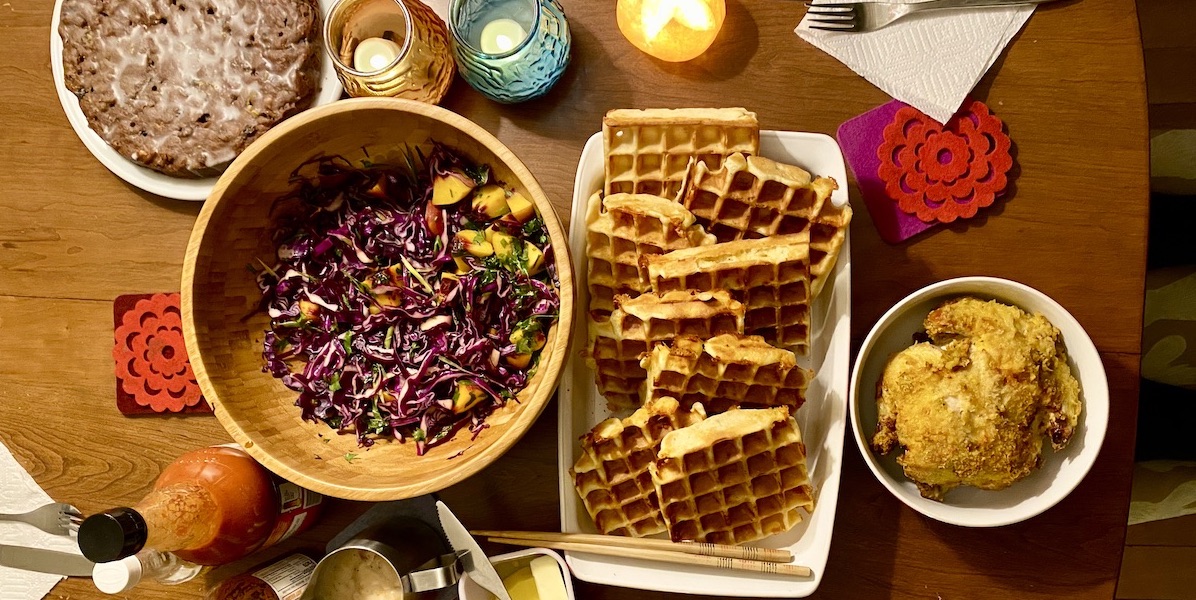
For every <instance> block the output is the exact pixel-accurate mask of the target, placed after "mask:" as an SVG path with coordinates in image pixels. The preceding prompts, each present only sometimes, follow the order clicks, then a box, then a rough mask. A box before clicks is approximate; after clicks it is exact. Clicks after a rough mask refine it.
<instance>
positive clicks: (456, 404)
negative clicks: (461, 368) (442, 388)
mask: <svg viewBox="0 0 1196 600" xmlns="http://www.w3.org/2000/svg"><path fill="white" fill-rule="evenodd" d="M485 399H486V391H485V390H483V389H482V388H481V386H479V385H478V384H476V383H474V382H472V381H469V380H466V379H458V380H457V389H456V391H454V392H453V412H454V413H456V414H461V413H463V412H466V411H468V410H469V409H471V408H473V407H475V406H477V405H478V403H479V402H481V401H482V400H485Z"/></svg>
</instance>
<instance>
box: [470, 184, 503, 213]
mask: <svg viewBox="0 0 1196 600" xmlns="http://www.w3.org/2000/svg"><path fill="white" fill-rule="evenodd" d="M473 210H474V212H477V213H479V214H482V215H484V216H485V217H486V218H487V219H497V218H499V217H501V216H503V215H505V214H507V213H509V212H511V209H510V207H508V206H507V192H506V190H504V189H502V188H501V187H500V186H497V185H494V184H493V183H491V184H487V185H484V186H482V187H480V188H478V191H477V192H476V193H474V195H473Z"/></svg>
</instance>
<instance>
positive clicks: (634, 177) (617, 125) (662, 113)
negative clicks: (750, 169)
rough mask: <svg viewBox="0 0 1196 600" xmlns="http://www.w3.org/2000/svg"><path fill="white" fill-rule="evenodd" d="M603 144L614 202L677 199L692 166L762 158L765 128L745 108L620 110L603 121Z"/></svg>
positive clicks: (609, 185)
mask: <svg viewBox="0 0 1196 600" xmlns="http://www.w3.org/2000/svg"><path fill="white" fill-rule="evenodd" d="M602 139H603V144H604V147H605V150H606V188H605V192H606V194H607V195H608V196H609V195H611V194H618V193H627V194H652V195H656V196H663V197H665V198H669V199H676V198H677V197H678V196H679V194H680V192H681V188H682V185H683V184H684V181H685V178H686V175H687V174H688V172H689V168H690V162H691V161H698V162H702V163H704V164H706V165H707V166H708V167H710V168H711V169H717V168H719V167H720V166H722V163H723V160H724V159H725V158H726V157H727V156H730V155H731V154H734V153H736V152H740V153H743V154H756V153H757V152H758V151H759V148H760V124H759V122H758V121H757V120H756V113H753V112H750V111H748V110H745V109H743V108H679V109H647V110H634V109H617V110H612V111H610V112H608V113H606V116H605V117H604V118H603V119H602Z"/></svg>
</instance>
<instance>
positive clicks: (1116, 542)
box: [0, 0, 1148, 599]
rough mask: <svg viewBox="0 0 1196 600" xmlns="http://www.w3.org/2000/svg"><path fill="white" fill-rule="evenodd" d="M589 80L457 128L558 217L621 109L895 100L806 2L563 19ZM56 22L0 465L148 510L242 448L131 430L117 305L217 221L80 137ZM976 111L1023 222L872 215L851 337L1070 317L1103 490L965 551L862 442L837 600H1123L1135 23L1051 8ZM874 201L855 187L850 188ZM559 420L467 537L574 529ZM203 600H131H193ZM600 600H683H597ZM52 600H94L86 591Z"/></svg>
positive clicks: (810, 113)
mask: <svg viewBox="0 0 1196 600" xmlns="http://www.w3.org/2000/svg"><path fill="white" fill-rule="evenodd" d="M564 4H565V9H566V11H567V13H568V15H569V18H570V27H571V29H572V32H573V36H574V54H573V63H572V65H571V66H570V67H569V70H568V72H567V73H566V75H565V77H564V79H563V80H562V81H561V82H560V84H559V85H558V86H557V87H556V89H555V90H554V91H553V92H552V93H551V94H549V95H548V96H547V97H545V98H543V99H541V100H538V101H535V102H530V103H527V104H523V105H519V106H513V107H505V106H499V105H496V104H493V103H490V102H489V101H487V100H485V99H483V98H481V97H480V96H478V95H477V94H475V93H474V92H473V91H472V90H471V89H469V88H468V87H467V86H466V85H465V84H464V83H463V82H461V81H457V82H456V83H455V84H454V86H453V88H452V90H451V91H450V93H449V96H448V98H447V99H446V102H445V106H447V107H448V108H450V109H452V110H455V111H457V112H460V113H461V114H463V115H466V116H467V117H469V118H471V119H473V120H475V121H476V122H478V123H480V124H481V125H482V126H484V127H486V128H487V129H489V130H490V131H491V132H493V133H494V134H496V135H497V136H498V137H499V138H500V139H501V140H502V141H503V142H505V143H506V144H507V145H508V146H510V147H511V148H512V149H513V150H514V151H515V153H516V154H518V155H519V156H520V157H521V158H522V159H523V160H524V162H525V163H527V165H528V166H529V167H530V168H531V170H532V171H533V172H534V173H535V175H536V176H537V177H538V178H539V180H540V182H541V183H542V184H543V186H544V189H545V190H546V191H547V193H548V194H549V196H550V197H551V198H552V199H553V201H554V202H555V203H556V205H557V207H558V212H559V214H560V215H561V216H562V217H565V218H567V216H568V215H569V204H570V201H571V190H572V186H573V176H574V170H575V168H576V164H577V160H578V157H579V156H580V153H581V148H582V144H583V143H584V141H585V139H586V138H587V137H588V136H589V135H590V134H591V133H593V132H594V131H596V130H598V128H599V127H600V123H601V121H600V119H601V115H602V114H603V113H604V112H606V111H607V110H608V109H612V108H616V107H650V106H672V107H681V106H718V105H742V106H746V107H749V108H750V109H752V110H754V111H756V112H757V113H758V114H759V117H760V123H761V125H762V126H763V127H764V128H767V129H786V130H798V131H818V132H825V133H830V134H833V133H834V132H835V130H836V128H837V127H838V125H839V124H840V123H842V122H843V121H845V120H847V119H849V118H851V117H853V116H855V115H857V114H859V113H862V112H864V111H866V110H868V109H871V108H872V107H874V106H877V105H879V104H881V103H884V102H886V101H887V100H888V97H887V96H886V95H885V94H884V93H882V92H880V91H879V90H877V89H876V88H874V87H873V86H872V85H870V84H868V83H867V82H865V81H864V80H863V79H861V78H860V77H858V76H857V75H855V74H854V73H852V72H851V71H850V70H849V69H847V68H846V67H844V66H843V65H842V64H840V63H838V62H837V61H835V60H834V59H832V58H831V57H829V56H827V55H825V54H823V53H822V52H820V51H818V50H816V49H815V48H813V47H811V46H809V45H807V44H806V43H805V42H803V41H801V40H800V39H798V38H797V37H796V36H795V35H793V33H792V31H791V30H792V28H793V27H794V25H796V23H797V21H798V20H799V19H800V17H801V15H802V12H803V9H802V8H801V5H800V3H799V2H796V1H795V0H750V1H744V0H729V1H728V15H727V21H726V26H725V28H724V31H723V32H722V34H721V35H720V37H719V39H718V40H717V42H716V44H715V46H714V47H713V48H712V49H711V50H710V51H709V52H708V53H707V54H706V55H705V56H703V57H701V58H699V59H698V60H695V61H693V62H692V63H689V64H681V65H673V64H665V63H661V62H657V61H654V60H653V59H651V58H649V57H647V56H645V55H643V54H641V53H639V52H637V51H635V50H634V49H633V48H632V47H631V45H630V44H629V43H627V42H626V41H625V40H623V39H622V38H621V37H620V35H619V33H618V31H617V28H616V26H615V16H614V3H613V2H609V1H608V2H586V1H582V0H573V1H568V0H567V1H566V2H565V3H564ZM52 6H53V2H52V0H10V1H8V2H5V3H4V4H3V6H2V7H0V32H2V35H0V37H2V39H3V42H0V43H2V44H3V48H4V52H2V53H0V76H2V79H3V81H4V85H3V86H2V87H0V136H3V143H2V144H0V164H3V165H4V167H3V169H0V440H2V441H3V443H4V444H5V445H6V446H7V447H8V448H9V450H11V451H12V453H13V454H14V455H15V456H16V457H17V459H18V460H19V461H20V463H21V464H22V465H23V466H25V467H26V468H27V469H28V470H29V472H30V473H31V474H32V475H33V477H34V478H35V479H36V480H37V481H38V483H40V484H41V485H42V487H44V488H45V489H46V491H47V492H48V493H49V494H50V495H51V496H53V497H54V498H55V499H57V500H63V501H69V502H73V503H74V504H76V505H77V506H78V507H79V508H80V509H82V510H83V511H84V512H93V511H98V510H102V509H105V508H109V507H112V506H116V505H127V504H130V503H133V502H135V501H136V500H138V499H139V498H140V497H141V496H142V495H144V494H145V493H146V492H147V491H148V489H149V486H150V483H151V482H152V481H153V479H154V478H155V477H156V476H157V474H158V473H159V471H160V470H161V469H162V467H163V466H164V465H166V464H167V463H169V462H170V461H171V460H172V459H173V458H174V457H175V456H177V455H178V454H180V453H182V452H183V451H185V450H188V449H191V448H196V447H200V446H204V445H208V444H215V443H223V442H227V441H229V439H230V438H229V437H228V435H227V434H226V433H225V432H224V430H223V429H221V427H220V425H219V424H218V423H217V422H216V421H215V419H213V418H212V417H210V416H193V417H162V418H154V417H151V418H140V419H130V418H125V417H122V416H121V415H120V414H119V413H118V412H117V410H116V405H115V400H114V393H115V392H114V389H115V388H114V386H115V383H114V375H113V363H112V358H111V349H112V343H113V342H112V301H113V299H114V298H115V297H116V296H118V295H121V294H126V293H138V292H155V291H177V290H178V289H179V278H180V272H181V263H182V257H183V250H184V247H185V245H186V241H187V236H188V234H189V232H190V230H191V225H192V223H193V221H194V219H195V216H196V214H197V212H198V210H199V204H198V203H189V202H179V201H174V200H167V199H163V198H158V197H154V196H152V195H150V194H147V193H144V192H141V191H139V190H137V189H134V188H132V187H130V186H128V185H126V184H124V183H123V182H122V181H121V180H119V179H118V178H116V177H115V176H113V175H112V174H110V173H109V172H108V171H107V170H105V168H104V167H103V166H101V165H100V163H99V162H97V161H96V160H95V159H94V158H92V156H91V155H90V154H89V153H88V151H87V150H86V149H85V148H84V146H83V144H82V143H81V142H80V141H79V139H78V138H77V137H76V135H75V133H74V132H73V131H72V130H71V128H70V126H69V125H68V124H67V120H66V118H65V116H64V114H63V112H62V109H61V108H60V106H59V103H58V99H57V97H56V96H55V93H54V87H53V83H52V79H51V74H50V58H49V43H48V39H49V25H50V18H51V12H52ZM975 95H976V96H977V97H979V98H981V99H983V100H986V101H987V102H988V104H989V105H990V106H991V107H992V109H993V110H994V112H995V113H996V114H997V115H998V116H1000V117H1001V118H1002V119H1003V120H1004V121H1005V123H1007V125H1008V130H1009V132H1010V134H1011V136H1012V138H1013V140H1014V143H1015V147H1016V158H1017V164H1018V169H1019V170H1020V173H1019V174H1018V176H1017V178H1016V183H1015V186H1014V187H1015V189H1014V190H1013V191H1012V192H1011V193H1010V194H1009V197H1008V199H1007V200H1006V201H1004V202H1001V203H1000V204H999V205H998V206H996V207H994V208H991V209H988V210H986V211H985V213H984V214H985V216H983V217H981V218H978V219H975V220H973V221H971V222H970V223H968V224H963V225H956V226H952V227H949V228H944V229H940V230H938V231H936V232H933V233H930V234H928V235H925V236H923V237H921V238H918V239H916V240H914V241H912V242H910V243H906V244H902V245H897V246H893V245H889V244H886V243H885V242H883V241H881V240H880V238H879V237H878V236H877V233H876V230H875V228H874V227H873V225H872V222H871V221H870V219H869V216H868V213H867V211H866V210H864V208H863V203H862V202H860V201H859V199H858V195H857V190H855V189H854V185H853V189H852V196H853V201H854V203H855V206H856V217H855V222H854V223H853V224H852V232H851V235H852V259H853V263H854V265H853V273H854V281H853V283H852V285H853V291H854V294H853V314H852V334H853V338H854V339H855V340H856V341H857V343H858V341H859V340H860V339H861V338H862V337H863V335H864V334H865V333H866V332H867V331H868V330H869V328H870V327H871V326H872V324H873V323H874V322H875V321H876V319H877V318H878V317H879V316H880V315H881V313H882V312H883V311H884V310H886V309H887V308H888V307H889V306H891V305H892V304H893V303H895V302H896V301H897V300H899V299H900V298H901V297H903V296H904V295H906V294H907V293H909V292H911V291H913V290H915V289H917V288H919V287H921V286H923V285H926V284H928V283H931V282H934V281H938V280H941V279H946V278H949V277H955V276H962V275H994V276H1000V277H1008V278H1011V279H1016V280H1019V281H1022V282H1025V283H1027V284H1029V285H1031V286H1033V287H1036V288H1038V289H1040V290H1042V291H1044V292H1046V293H1047V294H1049V295H1050V296H1052V297H1054V298H1055V299H1056V300H1058V301H1059V302H1060V303H1061V304H1063V306H1064V307H1066V308H1067V309H1068V310H1070V311H1071V312H1072V313H1073V314H1074V315H1075V316H1076V318H1078V319H1079V321H1080V323H1081V324H1082V325H1083V326H1084V327H1085V328H1086V329H1087V330H1088V332H1089V333H1090V334H1091V336H1092V338H1093V340H1094V341H1095V342H1096V344H1097V347H1098V348H1099V349H1100V351H1101V356H1102V358H1103V359H1104V362H1105V368H1106V370H1107V371H1108V376H1109V384H1110V388H1111V397H1112V411H1111V415H1110V423H1109V430H1108V436H1107V438H1106V440H1105V444H1104V447H1103V448H1102V451H1101V454H1100V458H1099V460H1098V461H1097V464H1096V466H1095V467H1094V468H1093V469H1092V471H1091V473H1089V475H1088V477H1087V478H1086V479H1085V480H1084V482H1083V483H1082V484H1081V485H1080V486H1079V487H1078V488H1077V489H1076V490H1075V491H1074V492H1073V493H1072V494H1071V495H1070V496H1069V497H1068V498H1067V499H1066V500H1064V501H1063V502H1062V503H1060V504H1059V505H1058V506H1056V507H1055V508H1053V509H1051V510H1050V511H1048V512H1046V513H1045V514H1043V515H1041V516H1039V517H1036V518H1034V519H1031V520H1029V521H1028V522H1025V523H1021V524H1018V525H1012V526H1008V527H1002V528H997V529H976V530H972V529H964V528H960V527H954V526H950V525H944V524H941V523H937V522H934V521H930V520H928V519H926V518H923V517H921V516H920V515H918V514H916V513H914V512H913V511H911V510H910V509H907V508H905V507H904V505H902V504H900V503H899V502H898V501H897V500H896V499H895V498H893V497H892V496H891V495H890V494H889V493H888V492H886V491H885V489H884V488H883V487H881V485H880V484H879V483H878V482H877V481H876V480H875V479H874V478H873V476H872V475H871V474H870V473H869V472H868V470H867V468H866V467H865V466H864V464H863V462H862V460H861V459H860V457H859V454H858V452H857V450H856V449H855V448H854V444H852V443H851V441H850V433H849V434H848V439H847V444H848V447H847V448H846V449H845V451H844V455H845V457H846V458H845V465H844V474H843V480H842V489H841V493H840V499H839V506H838V515H837V524H836V528H835V533H834V542H833V544H832V546H831V555H830V562H829V564H828V565H827V568H826V573H825V578H824V579H823V582H822V586H821V588H820V589H819V590H818V592H817V594H816V597H820V598H850V599H857V598H865V599H870V598H929V599H935V598H944V599H948V598H968V599H984V598H994V599H996V598H1001V599H1005V598H1051V599H1059V598H1111V597H1112V596H1113V592H1114V586H1115V582H1116V581H1117V570H1118V565H1119V561H1120V557H1121V552H1122V543H1123V538H1124V536H1125V522H1126V513H1127V508H1128V499H1129V488H1130V467H1131V461H1132V454H1133V446H1134V426H1135V416H1136V410H1137V392H1138V362H1139V336H1140V332H1141V313H1142V300H1143V273H1144V265H1145V251H1146V250H1145V249H1146V218H1147V195H1148V187H1147V186H1148V181H1147V138H1146V134H1147V125H1146V100H1145V88H1144V83H1143V70H1142V53H1141V44H1140V41H1139V34H1138V24H1137V18H1136V15H1135V10H1134V4H1133V1H1132V0H1084V2H1082V3H1080V2H1060V3H1056V4H1052V5H1049V6H1046V7H1042V8H1039V10H1038V12H1037V14H1035V15H1034V16H1033V18H1031V19H1030V21H1029V23H1028V25H1027V26H1026V28H1025V30H1024V31H1022V32H1021V33H1020V34H1019V35H1018V36H1017V37H1016V38H1015V39H1014V42H1013V43H1012V45H1011V46H1010V47H1009V49H1008V51H1007V52H1006V54H1005V55H1004V57H1003V58H1001V59H1000V60H998V61H997V63H996V64H995V65H994V67H993V69H992V71H991V72H990V73H989V75H988V76H987V77H986V78H985V79H984V80H983V81H982V82H981V84H980V86H979V87H978V88H977V90H976V91H975ZM853 183H854V182H853ZM555 414H556V409H555V406H550V407H549V408H548V409H547V410H546V411H545V412H544V414H543V416H542V417H541V418H540V419H539V421H538V422H537V424H536V425H535V427H534V428H533V429H532V431H531V432H530V433H529V434H528V435H527V436H526V437H525V439H524V440H523V441H521V442H520V443H519V444H518V445H516V446H515V448H514V449H513V450H511V451H510V453H509V454H508V455H507V456H505V457H503V458H502V459H501V460H499V461H498V462H496V463H495V464H494V465H492V466H491V467H489V468H488V469H486V470H484V471H483V472H481V473H480V474H479V475H477V476H475V477H473V478H471V479H469V480H467V481H465V482H463V483H461V484H459V485H457V486H455V487H453V488H450V489H449V490H446V491H445V492H444V493H443V496H444V497H445V499H446V500H447V501H448V502H449V503H450V504H452V505H453V506H454V507H456V510H457V511H458V512H459V513H461V514H463V515H465V517H464V520H465V521H466V522H467V524H468V525H470V526H475V527H486V528H492V529H500V528H505V529H517V528H518V529H555V528H556V527H558V526H559V521H558V516H557V502H558V499H557V492H556V467H557V465H556V449H555V431H556V418H555ZM365 508H367V506H366V505H362V504H354V503H346V502H337V503H334V504H333V506H332V509H333V510H331V511H330V512H331V513H332V514H330V515H329V516H328V517H327V518H325V519H324V521H323V522H322V524H321V525H320V526H319V527H317V528H316V529H315V530H314V531H312V532H310V533H309V534H307V535H305V536H304V538H303V539H301V540H296V541H294V542H292V543H291V544H290V545H291V546H298V545H308V546H312V545H317V546H322V544H323V542H324V541H325V540H327V539H328V538H330V537H331V536H332V535H333V534H334V533H335V532H336V531H338V530H339V529H340V528H341V527H343V526H344V525H345V524H346V523H348V522H349V521H350V520H351V519H352V518H354V517H355V516H356V515H357V514H359V513H360V512H361V511H362V510H364V509H365ZM203 583H204V582H203V581H195V582H191V583H189V584H185V585H183V586H182V587H178V588H166V587H161V586H156V585H144V586H142V587H139V588H137V589H136V590H134V591H133V592H132V593H131V594H129V596H130V597H134V598H161V599H165V598H196V597H199V596H200V594H201V593H202V590H203ZM577 588H578V592H579V597H581V598H665V597H669V596H668V595H665V594H654V593H646V592H633V591H628V590H625V589H621V588H610V587H604V586H597V585H589V584H585V583H582V582H577ZM51 597H54V598H68V597H69V598H72V599H81V598H98V597H100V594H99V593H98V592H96V591H95V589H94V588H93V587H92V585H91V583H90V581H88V580H85V579H77V580H76V579H71V580H67V581H66V582H64V583H62V584H60V585H59V586H58V587H56V588H55V590H54V591H53V592H52V593H51Z"/></svg>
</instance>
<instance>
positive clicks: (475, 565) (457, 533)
mask: <svg viewBox="0 0 1196 600" xmlns="http://www.w3.org/2000/svg"><path fill="white" fill-rule="evenodd" d="M436 512H437V513H439V514H440V528H441V529H443V530H444V535H445V536H447V537H448V541H449V545H450V546H452V547H453V550H455V551H457V552H460V551H462V550H466V551H467V552H466V554H465V555H464V556H462V557H461V561H462V563H463V564H464V565H465V572H466V573H469V577H470V579H473V580H474V582H476V583H477V584H478V585H480V586H482V587H483V588H485V590H486V591H488V592H490V593H491V594H494V595H495V596H496V597H498V600H511V595H510V594H508V593H507V588H506V587H504V586H503V584H502V578H501V577H499V576H498V571H495V570H494V565H492V564H490V559H489V558H486V553H485V552H482V547H481V546H479V545H478V542H477V540H475V539H473V536H472V535H470V533H469V530H468V529H466V528H465V526H464V525H462V524H461V521H459V520H458V519H457V515H454V514H453V511H451V510H449V507H448V506H445V504H444V503H443V502H441V501H439V500H437V501H436Z"/></svg>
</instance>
